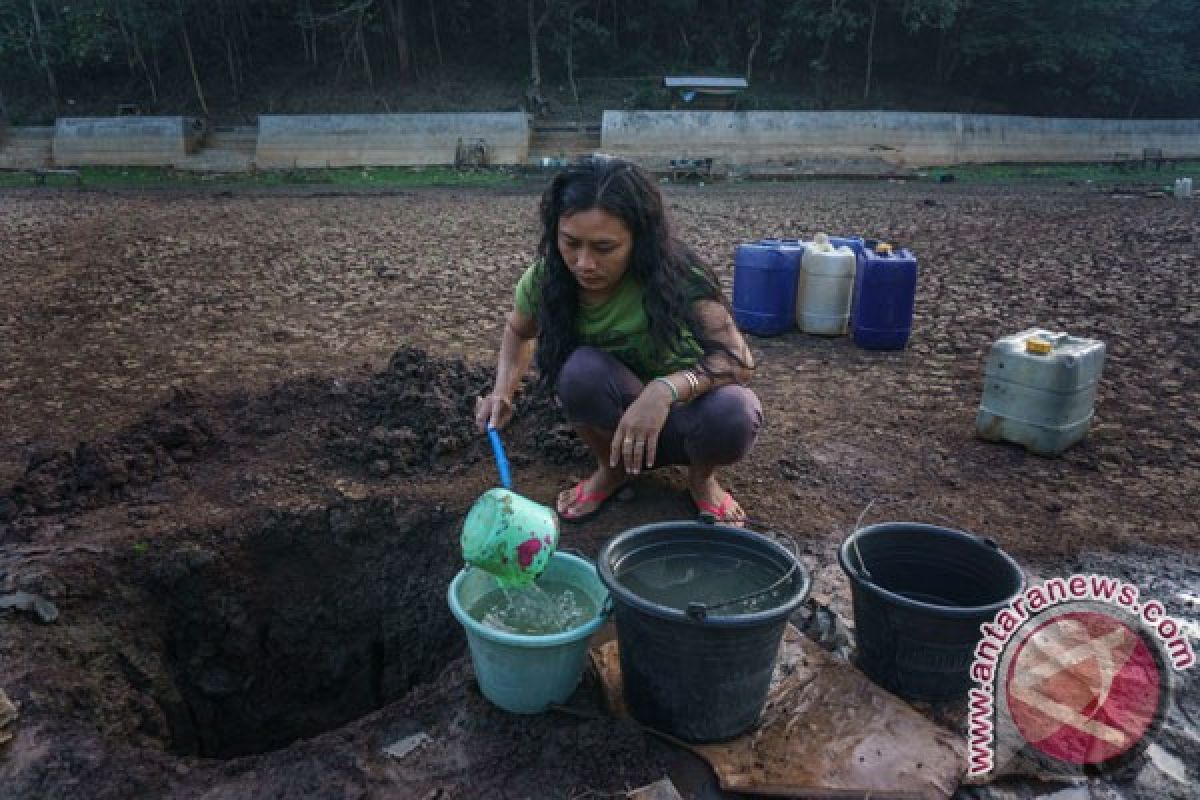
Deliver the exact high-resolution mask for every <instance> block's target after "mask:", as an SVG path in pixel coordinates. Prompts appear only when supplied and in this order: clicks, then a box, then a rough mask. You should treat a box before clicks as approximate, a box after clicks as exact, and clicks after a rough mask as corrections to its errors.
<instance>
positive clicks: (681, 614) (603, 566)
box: [596, 520, 812, 628]
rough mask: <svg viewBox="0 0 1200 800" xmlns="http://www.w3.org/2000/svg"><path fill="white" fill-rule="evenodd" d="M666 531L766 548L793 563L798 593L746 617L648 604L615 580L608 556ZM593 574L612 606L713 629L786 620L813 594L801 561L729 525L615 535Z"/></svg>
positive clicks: (668, 526)
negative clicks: (641, 538)
mask: <svg viewBox="0 0 1200 800" xmlns="http://www.w3.org/2000/svg"><path fill="white" fill-rule="evenodd" d="M665 531H683V532H691V533H699V534H701V536H698V537H697V538H701V537H702V536H706V535H710V534H714V533H715V534H719V535H724V536H731V537H733V538H734V539H735V540H736V539H740V540H741V541H742V542H743V543H747V544H753V545H763V546H766V547H767V548H769V549H770V550H772V551H774V552H775V553H777V554H778V555H779V556H780V557H781V559H783V560H786V561H787V562H788V563H795V565H796V573H797V574H798V575H799V579H798V580H799V583H800V586H799V589H797V591H796V592H795V594H794V595H793V596H792V597H791V598H789V599H788V600H787V601H785V602H783V603H780V604H779V605H777V606H774V607H772V608H766V609H763V610H762V611H752V612H750V613H748V614H720V613H709V614H706V615H704V616H703V617H696V616H693V615H690V614H688V613H687V612H686V611H684V610H682V609H676V608H670V607H668V606H664V605H660V604H658V603H654V602H651V601H649V600H647V599H646V598H644V597H642V596H641V595H638V594H636V593H634V592H633V591H631V590H630V589H629V588H628V587H626V586H625V585H624V584H622V583H621V582H620V581H618V580H617V576H616V574H615V573H614V572H613V570H612V558H611V554H612V552H613V550H616V549H617V548H618V547H620V546H622V545H624V544H625V543H627V542H628V541H629V540H630V539H634V538H637V537H639V536H645V535H648V534H654V533H658V532H665ZM596 572H597V574H598V575H599V576H600V582H601V583H603V584H604V586H605V588H607V589H608V592H609V596H610V597H612V599H613V601H614V603H617V602H619V603H623V604H625V605H626V606H629V607H631V608H634V609H637V610H638V611H640V612H642V613H644V614H649V615H650V616H653V617H657V618H659V619H664V620H670V621H674V622H682V623H687V624H691V625H701V626H704V625H707V626H709V627H714V628H747V627H754V626H758V625H763V624H766V623H769V622H774V621H775V620H777V619H779V618H786V617H788V616H790V615H791V613H792V612H793V611H795V610H796V608H797V607H799V606H800V604H801V603H803V602H804V601H805V600H806V599H808V594H809V592H810V591H811V590H812V575H811V574H810V573H809V571H808V569H806V568H805V566H804V563H803V562H802V561H800V559H799V558H798V557H797V555H796V554H795V553H792V552H791V551H790V550H788V549H787V548H786V547H784V546H783V545H781V544H779V542H777V541H775V540H774V539H772V538H770V537H769V536H765V535H763V534H761V533H758V532H756V531H751V530H747V529H745V528H734V527H731V526H728V525H716V524H712V523H707V522H697V521H695V520H668V521H666V522H652V523H649V524H646V525H638V526H637V527H634V528H629V529H627V530H624V531H622V532H621V533H618V534H617V535H616V536H614V537H612V538H611V539H609V540H608V541H607V542H605V543H604V545H603V546H602V547H601V548H600V552H599V553H598V554H597V555H596Z"/></svg>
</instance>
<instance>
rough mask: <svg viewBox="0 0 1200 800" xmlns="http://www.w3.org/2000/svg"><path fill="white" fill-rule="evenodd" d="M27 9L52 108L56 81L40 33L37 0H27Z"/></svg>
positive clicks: (56, 104) (55, 96)
mask: <svg viewBox="0 0 1200 800" xmlns="http://www.w3.org/2000/svg"><path fill="white" fill-rule="evenodd" d="M29 11H30V12H31V13H32V15H33V33H34V36H36V37H37V45H38V60H39V61H41V62H42V69H44V70H45V71H46V83H47V85H48V86H49V87H50V99H51V100H52V101H53V102H54V108H55V109H57V108H58V81H57V80H55V79H54V67H53V66H51V64H50V54H49V53H48V52H47V51H46V40H45V38H44V36H43V34H42V18H41V15H39V14H38V7H37V0H29Z"/></svg>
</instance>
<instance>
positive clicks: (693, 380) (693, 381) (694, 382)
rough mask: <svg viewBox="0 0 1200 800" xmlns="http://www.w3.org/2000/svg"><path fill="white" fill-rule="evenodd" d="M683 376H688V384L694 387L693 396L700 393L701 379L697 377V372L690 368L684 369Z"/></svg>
mask: <svg viewBox="0 0 1200 800" xmlns="http://www.w3.org/2000/svg"><path fill="white" fill-rule="evenodd" d="M683 377H685V378H687V382H688V386H690V387H692V395H691V396H692V397H693V398H694V397H695V396H696V395H698V394H700V379H699V378H698V377H696V373H694V372H692V371H691V370H690V369H685V370H684V371H683Z"/></svg>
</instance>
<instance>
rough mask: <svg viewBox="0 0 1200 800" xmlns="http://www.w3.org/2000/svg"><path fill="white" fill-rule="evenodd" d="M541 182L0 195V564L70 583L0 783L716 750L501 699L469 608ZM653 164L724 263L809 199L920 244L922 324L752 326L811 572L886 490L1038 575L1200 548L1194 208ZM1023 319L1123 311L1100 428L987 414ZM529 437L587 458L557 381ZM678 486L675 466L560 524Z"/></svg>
mask: <svg viewBox="0 0 1200 800" xmlns="http://www.w3.org/2000/svg"><path fill="white" fill-rule="evenodd" d="M539 188H540V187H539V186H537V185H536V184H534V185H529V186H527V187H523V188H514V189H508V190H470V191H464V190H429V191H412V192H398V193H383V194H380V193H375V194H342V193H332V192H322V191H317V192H313V191H307V192H303V193H296V192H285V191H272V192H257V193H256V192H243V191H239V192H237V193H230V192H226V191H216V190H214V191H207V192H206V191H189V192H180V191H169V192H168V191H145V192H120V193H113V192H105V191H90V190H86V189H85V190H83V191H53V190H40V191H39V190H28V191H18V190H10V191H6V192H4V193H0V252H3V254H4V257H3V270H2V272H0V285H2V289H3V291H2V292H0V341H3V342H4V348H3V352H4V363H3V369H2V370H0V594H4V593H10V594H11V593H14V592H18V591H23V592H27V593H29V594H31V595H36V596H38V597H40V598H42V599H43V600H44V601H49V603H50V604H51V605H49V606H48V605H46V604H45V603H43V604H42V605H40V606H38V607H37V608H30V610H29V611H27V612H20V611H17V612H13V611H9V612H0V689H3V690H4V691H5V692H6V693H7V694H8V696H9V697H10V698H11V699H12V700H13V701H14V702H15V703H16V705H17V706H18V708H19V712H20V717H19V720H18V723H17V726H16V729H15V733H16V738H15V739H14V741H13V742H11V743H10V744H9V745H7V751H6V752H4V754H3V755H0V779H2V781H0V786H3V787H4V790H3V791H2V792H0V796H4V797H10V796H11V797H14V798H35V797H56V798H59V797H61V798H74V797H78V798H89V799H91V798H128V797H204V798H213V799H215V798H234V797H249V796H254V797H289V798H294V797H313V798H326V797H337V798H341V797H371V798H391V797H397V798H408V797H415V798H435V797H441V798H451V797H512V798H517V797H536V798H542V797H562V798H568V797H571V798H582V797H603V796H608V794H610V793H619V792H623V791H624V790H627V789H629V788H632V787H636V786H640V785H644V784H647V783H650V782H652V781H654V780H656V779H657V778H659V777H661V775H663V774H664V773H671V774H672V775H675V776H677V779H678V780H680V781H681V782H682V783H686V782H687V776H688V775H692V776H695V775H697V774H701V773H702V772H703V769H702V768H700V767H698V766H697V765H696V764H695V763H693V762H691V761H690V760H689V757H687V756H685V755H683V754H681V753H680V752H679V751H676V750H675V749H673V748H671V747H670V746H668V745H667V744H665V743H663V742H661V741H659V740H658V739H656V738H654V737H652V736H648V735H646V734H644V733H642V732H640V731H639V730H637V729H635V728H632V727H630V726H629V725H627V724H625V723H620V722H617V721H615V720H612V719H609V718H608V717H606V716H605V715H604V714H603V713H602V712H601V711H600V707H599V705H598V702H597V698H596V696H595V692H594V688H595V687H594V686H593V685H592V682H591V679H590V678H589V679H588V680H587V681H585V684H584V686H583V687H581V689H580V691H579V692H577V694H576V696H575V697H574V698H573V699H572V707H573V709H574V713H566V712H563V713H552V714H547V715H542V716H539V717H532V718H525V717H513V716H509V715H505V714H503V713H501V712H498V711H496V710H494V709H493V708H491V707H490V706H489V705H488V704H487V702H486V701H485V700H483V698H482V697H480V696H479V694H478V691H477V689H476V688H475V686H474V683H473V679H472V673H471V668H470V663H469V660H468V659H466V658H465V655H464V653H465V642H464V640H463V637H462V634H461V632H460V630H459V629H458V627H457V625H456V624H455V623H454V621H453V619H452V618H451V617H450V615H449V612H448V610H447V609H446V605H445V600H444V591H445V586H446V584H447V582H448V581H449V579H450V578H451V577H452V576H453V574H454V572H455V571H456V570H457V569H458V563H457V561H458V553H457V550H458V545H457V535H458V526H459V524H460V523H461V519H462V516H463V515H464V514H465V512H466V510H467V508H468V507H469V506H470V504H471V502H473V500H474V499H475V498H476V497H477V496H478V495H479V494H480V493H481V492H482V491H483V490H484V489H486V488H487V487H488V486H490V485H492V483H493V482H494V468H493V465H492V463H491V461H490V456H489V453H488V451H487V449H486V443H485V442H484V441H483V440H481V438H480V437H479V436H478V435H477V434H476V433H475V432H474V430H473V428H472V424H471V411H472V408H473V403H474V398H475V396H476V395H478V394H480V393H482V392H484V391H485V390H486V388H487V387H488V386H489V381H490V373H491V368H492V365H493V360H494V352H495V347H496V344H497V339H498V336H499V331H500V329H501V325H502V321H503V314H504V312H505V310H506V308H507V307H508V306H509V304H510V303H511V287H512V286H513V284H514V283H515V280H516V277H517V276H518V275H519V273H520V271H521V269H522V268H523V267H524V265H525V264H527V263H528V261H529V259H530V257H531V256H532V253H533V248H534V244H535V242H536V236H537V232H536V228H535V205H536V197H537V191H538V190H539ZM666 193H667V198H668V202H669V205H670V209H671V213H672V214H673V215H674V218H675V220H676V222H677V225H678V229H679V232H680V234H681V235H682V236H683V237H684V238H685V239H686V240H687V241H689V242H690V243H692V244H693V245H695V246H696V247H697V248H698V249H699V250H700V251H701V253H702V254H704V255H705V256H706V257H707V258H709V259H710V260H711V261H712V262H713V263H714V264H715V265H716V266H717V267H718V269H719V271H720V272H721V274H722V275H723V276H724V277H725V278H726V279H731V277H732V251H733V246H734V245H735V244H736V243H738V242H741V241H746V240H750V239H756V238H760V237H764V236H771V235H774V236H803V237H807V236H809V235H810V234H812V233H813V232H816V231H818V230H826V231H829V232H838V233H849V232H865V233H868V234H872V235H876V236H879V237H882V238H890V239H894V240H896V241H898V242H900V243H902V244H904V245H905V246H908V247H911V248H912V249H913V250H914V251H915V252H916V253H917V254H918V255H919V257H920V259H921V276H920V281H919V291H918V298H917V310H916V319H915V327H914V334H913V339H912V342H911V345H910V347H909V348H908V349H907V350H905V351H902V352H891V353H880V352H867V351H863V350H858V349H856V348H855V347H854V345H853V343H852V342H851V341H849V340H848V339H845V338H842V339H824V338H815V337H808V336H805V335H802V334H800V333H791V334H787V335H784V336H780V337H776V338H771V339H761V338H755V339H753V340H752V346H753V348H754V350H755V354H756V357H757V359H758V361H759V364H760V366H759V369H758V371H757V374H756V377H755V379H754V383H753V386H754V388H755V389H756V391H757V392H758V393H759V395H760V397H761V398H762V401H763V405H764V408H765V411H766V426H765V428H764V430H763V432H762V435H761V437H760V440H759V442H758V443H757V445H756V447H755V449H754V451H753V453H752V454H751V456H750V457H749V458H748V459H747V460H746V461H745V462H744V463H742V464H739V465H737V466H736V467H735V468H733V469H731V470H729V471H728V472H727V473H725V477H726V481H727V486H728V487H729V488H730V489H731V490H732V491H733V492H734V493H735V494H736V495H737V496H738V498H739V499H740V501H741V502H742V504H743V505H744V506H745V507H746V509H747V511H748V512H749V514H750V515H751V517H752V519H753V520H754V521H755V524H756V525H758V526H759V527H762V528H771V529H775V530H780V531H787V532H789V533H791V534H792V535H793V536H795V537H796V538H797V539H798V540H799V541H800V543H801V547H802V550H803V552H804V556H805V560H806V563H807V564H808V565H809V566H810V567H811V568H812V569H813V570H814V572H815V573H816V575H817V586H816V590H815V596H817V597H818V598H820V599H821V600H822V601H824V602H827V603H829V604H831V605H834V606H836V607H838V610H840V611H842V612H843V613H846V612H847V608H846V606H845V582H844V579H843V578H842V576H841V573H840V571H839V570H838V568H837V567H836V563H835V560H834V556H833V553H834V548H835V547H836V544H837V543H838V542H839V541H840V540H841V538H842V537H843V536H844V535H845V534H846V533H847V532H849V531H850V530H851V529H852V528H853V526H854V524H855V520H856V519H857V518H858V517H859V515H860V513H861V512H862V511H863V509H864V508H865V507H866V506H867V505H868V503H871V501H875V502H874V504H873V506H872V508H871V511H870V515H869V519H868V520H866V521H878V520H886V519H892V520H896V519H919V520H924V521H931V522H935V523H938V522H940V523H943V524H946V523H947V522H948V523H951V524H952V525H953V526H954V527H959V528H965V529H969V530H973V531H977V532H980V533H986V534H987V535H989V536H992V537H994V538H995V539H997V540H998V541H999V542H1000V543H1001V544H1002V545H1003V547H1004V548H1005V549H1006V550H1008V551H1009V552H1010V553H1012V554H1013V555H1014V556H1016V557H1017V558H1018V560H1020V561H1021V562H1022V564H1023V565H1025V566H1027V567H1028V568H1029V570H1030V572H1031V573H1041V574H1049V573H1051V572H1053V571H1062V570H1064V569H1066V568H1069V567H1072V566H1075V565H1077V564H1078V561H1079V557H1080V554H1081V553H1085V552H1098V553H1109V554H1113V557H1114V558H1118V557H1122V556H1125V557H1127V556H1129V555H1130V554H1133V555H1136V554H1138V553H1141V552H1153V553H1156V554H1159V557H1160V558H1162V554H1167V555H1166V557H1165V560H1164V563H1170V562H1171V560H1172V556H1171V554H1176V556H1177V564H1178V565H1182V566H1178V567H1177V571H1178V574H1177V575H1175V578H1174V583H1173V584H1171V585H1172V586H1174V587H1176V588H1178V587H1179V586H1181V585H1182V586H1188V585H1191V586H1194V585H1195V583H1196V581H1197V580H1200V573H1196V572H1195V570H1194V569H1191V568H1190V567H1189V566H1187V565H1194V564H1195V563H1196V558H1197V555H1198V552H1197V551H1200V538H1198V536H1197V531H1198V529H1200V526H1198V524H1197V523H1198V517H1200V514H1198V512H1197V504H1196V500H1195V494H1196V492H1197V490H1198V489H1200V437H1198V434H1200V418H1198V417H1197V416H1196V410H1195V409H1196V399H1197V396H1198V392H1197V390H1198V389H1200V379H1198V378H1197V367H1198V363H1197V362H1198V361H1200V336H1198V332H1200V271H1198V270H1200V255H1198V252H1200V247H1198V239H1200V208H1197V205H1196V204H1194V203H1193V204H1186V203H1179V202H1174V201H1171V200H1168V199H1165V198H1152V197H1143V196H1124V195H1117V194H1114V193H1113V192H1110V191H1103V190H1100V189H1097V188H1095V187H1090V186H1089V187H1063V188H1060V189H1045V188H1038V189H1002V188H971V187H965V186H954V185H929V184H897V183H865V182H864V183H847V184H841V183H811V184H777V185H749V184H741V185H738V184H726V185H718V186H704V187H697V186H688V187H667V189H666ZM1034 325H1036V326H1040V327H1046V328H1052V329H1062V330H1068V331H1070V332H1071V333H1073V334H1075V335H1079V336H1087V337H1093V338H1097V339H1101V340H1104V341H1105V342H1106V343H1107V344H1108V357H1107V362H1106V364H1105V367H1104V374H1103V380H1102V383H1101V386H1100V391H1099V397H1098V399H1097V416H1096V420H1095V423H1094V426H1093V429H1092V431H1091V433H1090V434H1089V436H1088V438H1087V439H1086V440H1085V441H1084V442H1083V443H1082V444H1080V445H1078V446H1077V447H1075V448H1073V449H1071V450H1069V451H1068V452H1067V453H1065V454H1064V455H1063V456H1062V457H1060V458H1054V459H1047V458H1040V457H1036V456H1033V455H1029V454H1027V453H1025V452H1024V451H1023V450H1021V449H1020V448H1017V447H1014V446H1007V445H998V444H992V443H988V442H984V441H982V440H979V439H977V438H976V437H975V436H974V418H975V411H976V409H977V407H978V404H979V399H980V395H981V390H982V366H983V360H984V356H985V354H986V352H987V348H988V346H989V345H990V344H991V342H993V341H994V340H995V339H997V338H998V337H1000V336H1002V335H1004V334H1007V333H1012V332H1016V331H1019V330H1022V329H1024V328H1026V327H1030V326H1034ZM506 440H507V442H508V445H509V448H510V450H511V453H510V454H511V456H512V459H513V468H514V478H515V481H516V485H517V488H518V489H519V490H520V491H521V492H522V493H524V494H527V495H529V496H531V497H533V498H535V499H538V500H542V501H545V502H550V501H551V500H552V498H553V496H554V494H555V493H556V492H557V491H558V490H559V489H561V488H562V487H564V486H568V485H570V483H571V482H572V481H573V480H574V479H576V478H577V477H582V476H584V475H586V473H587V471H588V462H587V460H586V458H585V454H584V452H583V450H582V449H581V447H580V445H579V444H578V442H577V441H575V440H574V437H573V436H572V435H571V434H570V432H569V430H567V429H566V428H565V427H564V426H563V424H562V421H561V419H560V418H559V417H558V415H557V412H556V410H555V407H554V405H553V403H552V402H551V401H549V400H547V399H545V398H537V397H533V396H529V395H526V396H524V397H523V398H522V401H521V406H520V411H519V416H518V419H517V421H516V422H515V423H514V425H513V426H512V428H511V429H509V430H508V431H507V432H506ZM693 513H694V512H693V510H692V508H691V506H690V503H688V502H687V500H686V494H685V493H684V491H683V483H682V480H681V473H679V472H678V471H676V470H671V469H668V470H661V471H657V472H655V473H653V474H652V475H650V476H648V477H646V478H644V479H642V480H641V481H639V482H638V483H637V485H636V486H635V489H634V492H633V496H632V497H631V498H628V499H625V500H623V501H622V502H619V503H616V504H615V505H613V506H612V507H611V508H610V509H608V510H607V511H606V512H605V513H604V514H602V515H601V516H599V517H598V518H596V519H595V520H593V521H591V522H589V523H587V524H586V525H583V526H580V527H579V528H577V529H576V528H572V529H568V531H567V532H566V535H565V537H564V544H565V546H571V547H575V548H577V549H579V550H582V551H584V552H585V553H588V554H594V553H595V551H596V550H597V549H598V547H599V546H600V544H601V543H603V541H605V539H606V538H607V537H609V536H610V535H612V534H614V533H616V532H618V531H621V530H624V529H626V528H629V527H631V526H634V525H637V524H641V523H644V522H650V521H655V520H660V519H671V518H680V517H690V516H692V515H693ZM1106 563H1108V562H1106ZM1163 599H1164V600H1165V601H1167V602H1168V606H1169V607H1170V606H1171V603H1172V602H1174V601H1173V600H1172V599H1171V598H1169V597H1164V598H1163ZM1173 610H1174V611H1175V612H1176V613H1179V614H1181V615H1183V611H1186V609H1183V610H1180V609H1178V608H1176V609H1173ZM39 613H40V617H39ZM1193 613H1194V611H1193ZM1193 700H1194V698H1193ZM1191 708H1193V710H1194V703H1193V705H1192V706H1191ZM419 731H423V732H425V733H427V734H428V735H429V736H430V737H431V738H432V742H431V744H429V745H426V746H425V747H422V748H420V749H418V750H416V751H415V752H413V753H411V754H410V755H408V756H407V757H405V758H403V759H393V758H391V757H389V756H386V755H384V754H383V753H382V752H381V750H382V748H383V747H384V746H386V745H388V744H390V743H392V742H394V741H396V740H399V739H403V738H405V737H406V736H408V735H410V734H413V733H416V732H419ZM1192 743H1193V744H1194V741H1192ZM680 776H682V777H680ZM697 781H698V785H699V784H702V783H703V782H704V781H703V778H702V777H701V778H699V779H697ZM696 791H697V792H698V794H696V795H695V796H701V794H703V793H704V792H710V793H711V789H704V788H699V789H697V790H696ZM705 796H709V795H705Z"/></svg>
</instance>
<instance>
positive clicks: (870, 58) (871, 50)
mask: <svg viewBox="0 0 1200 800" xmlns="http://www.w3.org/2000/svg"><path fill="white" fill-rule="evenodd" d="M878 19H879V0H873V2H872V3H871V27H870V28H869V29H868V30H867V77H866V80H865V81H863V102H864V103H865V102H866V101H867V98H868V97H870V96H871V67H872V66H874V61H875V22H876V21H877V20H878Z"/></svg>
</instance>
